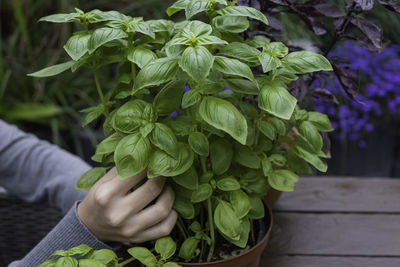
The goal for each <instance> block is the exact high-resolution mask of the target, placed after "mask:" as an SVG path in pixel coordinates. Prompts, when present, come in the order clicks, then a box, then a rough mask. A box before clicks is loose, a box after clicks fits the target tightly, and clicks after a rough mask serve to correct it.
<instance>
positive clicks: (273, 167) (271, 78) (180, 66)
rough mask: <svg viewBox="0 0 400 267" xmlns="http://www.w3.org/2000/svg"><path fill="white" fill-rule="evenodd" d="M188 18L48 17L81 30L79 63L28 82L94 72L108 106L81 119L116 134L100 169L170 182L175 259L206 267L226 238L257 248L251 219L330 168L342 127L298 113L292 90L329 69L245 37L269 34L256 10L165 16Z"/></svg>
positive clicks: (206, 5)
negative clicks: (273, 196)
mask: <svg viewBox="0 0 400 267" xmlns="http://www.w3.org/2000/svg"><path fill="white" fill-rule="evenodd" d="M181 11H183V12H184V14H185V16H186V19H185V20H183V21H180V22H174V21H171V20H148V21H144V20H143V18H141V17H130V16H127V15H124V14H121V13H119V12H117V11H106V12H103V11H100V10H97V9H95V10H92V11H90V12H87V13H85V12H83V11H81V10H79V9H76V12H74V13H70V14H56V15H51V16H47V17H44V18H42V19H41V21H48V22H54V23H69V22H76V23H78V24H80V25H81V26H82V27H81V28H82V30H81V31H78V32H75V33H74V34H73V36H72V37H71V38H70V39H69V40H68V41H67V43H66V44H65V46H64V49H65V51H66V52H67V53H68V55H69V56H70V57H71V60H70V61H67V62H64V63H61V64H58V65H54V66H51V67H47V68H45V69H43V70H40V71H38V72H35V73H32V74H30V75H31V76H34V77H47V76H52V75H56V74H59V73H61V72H63V71H66V70H71V71H72V72H75V71H77V70H78V69H79V68H82V67H86V68H89V69H91V70H92V71H93V75H94V81H95V85H96V88H97V91H98V95H99V104H98V105H97V106H92V107H88V108H87V109H85V110H83V112H85V113H86V117H85V119H84V122H83V125H87V124H89V123H90V122H92V121H94V120H96V119H97V118H100V117H101V118H102V119H104V124H103V126H104V133H105V134H106V135H107V136H108V137H107V138H105V139H104V140H103V141H102V142H101V143H99V144H98V146H97V149H96V153H95V155H94V156H93V160H95V161H97V162H100V163H103V164H104V166H110V165H115V166H116V168H117V170H118V173H119V175H120V177H121V179H129V177H130V176H132V175H135V174H137V173H139V172H140V171H142V170H144V169H147V177H148V179H152V178H153V177H156V176H158V175H162V176H165V177H169V179H168V180H167V181H168V183H169V184H171V185H172V187H173V189H174V191H175V195H176V200H175V204H174V209H175V210H176V211H177V212H178V213H179V219H178V224H177V226H178V227H177V230H176V232H175V233H174V239H175V241H176V242H177V247H178V249H177V253H176V254H177V257H179V259H180V260H181V261H186V262H189V261H199V262H201V261H211V260H212V259H215V258H214V257H215V256H216V255H220V251H217V250H216V249H215V247H216V246H215V245H216V241H217V240H221V239H224V240H226V242H229V243H231V244H233V247H238V248H240V249H246V248H248V247H249V244H251V242H254V240H252V239H253V236H254V235H252V234H251V233H252V231H253V220H256V219H260V218H263V216H264V206H263V202H262V199H263V197H264V196H265V194H266V193H267V191H268V190H269V188H271V187H272V188H275V189H277V190H279V191H293V190H294V185H295V182H296V181H297V180H298V174H303V173H311V171H312V167H313V168H315V169H317V170H319V171H321V172H325V171H326V170H327V166H326V164H325V163H324V161H323V160H322V159H323V158H326V157H327V155H326V154H325V153H324V152H323V151H322V147H323V139H322V136H321V132H327V131H331V130H333V129H332V127H331V124H330V121H329V119H328V117H327V116H326V115H325V114H321V113H318V112H309V111H307V110H304V109H301V108H299V106H298V105H297V100H296V98H295V97H293V96H292V95H291V94H290V93H289V91H288V87H287V85H288V84H289V83H291V82H293V81H295V80H296V79H297V78H298V75H301V74H305V73H310V72H315V71H321V70H325V71H329V70H332V67H331V65H330V63H329V61H328V60H327V59H326V58H325V57H323V56H322V55H320V54H317V53H313V52H310V51H296V52H289V51H288V48H287V47H286V46H285V45H284V44H283V43H281V42H275V41H271V40H270V39H268V38H266V37H265V36H259V35H255V36H252V37H251V38H248V39H246V38H244V36H245V35H243V34H242V33H243V32H244V31H246V30H247V29H248V28H249V27H251V25H252V24H253V23H263V24H265V25H268V21H267V18H266V17H265V16H264V15H263V14H262V13H261V12H259V11H258V10H256V9H254V8H251V7H246V6H238V5H236V4H235V2H231V1H227V0H201V1H197V0H178V1H177V2H175V3H174V4H173V5H172V6H171V7H169V8H168V9H167V14H168V15H170V16H172V15H173V14H175V13H177V12H181ZM101 68H116V69H117V70H116V71H115V77H99V74H98V71H99V69H101ZM255 73H257V75H255ZM102 79H103V80H105V79H108V80H109V79H114V81H115V83H114V86H113V87H111V88H104V86H102ZM107 84H109V83H107ZM311 166H312V167H311ZM108 168H109V167H102V168H94V169H92V170H90V171H88V172H87V173H85V174H84V175H83V176H82V177H81V178H80V179H79V181H78V182H77V188H79V189H86V190H87V189H89V188H90V187H91V186H92V185H93V184H94V183H95V182H96V181H97V180H98V179H99V178H101V177H102V176H103V175H104V174H105V172H106V171H107V169H108ZM188 226H189V227H188ZM238 248H237V249H238ZM149 266H153V265H149ZM154 266H155V265H154Z"/></svg>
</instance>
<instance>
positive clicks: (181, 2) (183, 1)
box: [167, 0, 191, 16]
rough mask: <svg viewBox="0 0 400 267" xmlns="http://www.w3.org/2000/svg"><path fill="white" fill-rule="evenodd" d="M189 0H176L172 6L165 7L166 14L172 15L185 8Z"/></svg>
mask: <svg viewBox="0 0 400 267" xmlns="http://www.w3.org/2000/svg"><path fill="white" fill-rule="evenodd" d="M190 1H191V0H178V1H176V2H175V3H174V4H173V5H172V6H170V7H169V8H167V15H168V16H172V15H173V14H175V13H176V12H179V11H180V10H182V9H185V8H186V7H187V5H188V4H189V3H190Z"/></svg>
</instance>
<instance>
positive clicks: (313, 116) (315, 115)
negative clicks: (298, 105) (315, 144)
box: [307, 112, 333, 132]
mask: <svg viewBox="0 0 400 267" xmlns="http://www.w3.org/2000/svg"><path fill="white" fill-rule="evenodd" d="M307 120H308V121H309V122H311V123H312V124H313V125H314V126H315V127H317V129H318V130H320V131H322V132H330V131H333V128H332V125H331V122H330V120H329V118H328V116H327V115H326V114H323V113H319V112H308V119H307Z"/></svg>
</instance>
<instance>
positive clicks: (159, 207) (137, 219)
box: [123, 186, 175, 237]
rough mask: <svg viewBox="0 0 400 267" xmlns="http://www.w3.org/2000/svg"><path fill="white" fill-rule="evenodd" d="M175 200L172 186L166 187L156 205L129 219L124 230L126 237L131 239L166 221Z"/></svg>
mask: <svg viewBox="0 0 400 267" xmlns="http://www.w3.org/2000/svg"><path fill="white" fill-rule="evenodd" d="M174 199H175V195H174V191H173V190H172V188H171V187H170V186H167V187H165V188H164V190H163V192H162V193H161V195H160V196H159V197H158V199H157V202H156V203H155V204H154V205H151V206H149V207H147V208H145V209H143V210H142V211H140V212H139V213H137V214H136V215H135V216H130V217H129V218H128V219H127V223H126V224H125V226H124V230H123V231H124V233H125V235H126V236H127V237H131V236H133V235H135V234H137V233H140V232H141V231H143V230H145V229H147V228H149V227H151V226H153V225H156V224H158V223H159V222H161V221H163V220H165V219H166V218H167V217H168V216H169V214H170V213H171V209H172V206H173V205H174Z"/></svg>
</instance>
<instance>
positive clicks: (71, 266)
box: [54, 257, 78, 267]
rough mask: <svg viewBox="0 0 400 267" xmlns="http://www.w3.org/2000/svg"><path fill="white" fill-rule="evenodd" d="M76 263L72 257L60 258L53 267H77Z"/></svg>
mask: <svg viewBox="0 0 400 267" xmlns="http://www.w3.org/2000/svg"><path fill="white" fill-rule="evenodd" d="M77 266H78V261H77V260H76V259H75V258H72V257H62V258H59V259H57V262H56V264H55V265H54V267H77Z"/></svg>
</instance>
